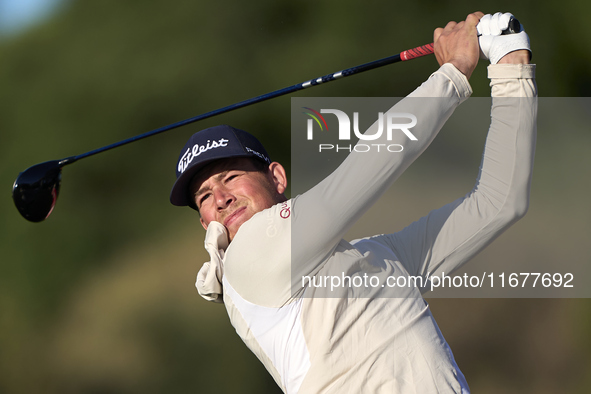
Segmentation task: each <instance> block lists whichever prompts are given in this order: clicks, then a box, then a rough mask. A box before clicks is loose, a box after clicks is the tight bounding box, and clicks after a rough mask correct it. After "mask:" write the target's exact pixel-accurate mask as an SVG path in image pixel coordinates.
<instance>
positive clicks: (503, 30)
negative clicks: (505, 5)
mask: <svg viewBox="0 0 591 394" xmlns="http://www.w3.org/2000/svg"><path fill="white" fill-rule="evenodd" d="M511 18H513V15H512V14H510V13H508V12H507V13H505V14H501V13H500V12H497V13H496V14H494V15H490V14H486V15H484V16H483V17H482V18H480V22H478V25H476V30H477V31H478V35H479V37H478V42H479V44H480V57H481V58H483V59H489V60H490V63H491V64H497V63H498V62H499V60H501V58H502V57H503V56H505V55H506V54H508V53H509V52H513V51H517V50H520V49H526V50H528V51H529V52H530V57H531V49H530V46H529V37H528V36H527V34H526V33H525V31H524V30H523V25H521V24H520V29H519V32H518V33H509V32H507V30H508V29H509V22H510V21H511Z"/></svg>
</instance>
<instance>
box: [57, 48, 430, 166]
mask: <svg viewBox="0 0 591 394" xmlns="http://www.w3.org/2000/svg"><path fill="white" fill-rule="evenodd" d="M432 53H433V44H428V45H423V46H420V47H416V48H412V49H409V50H406V51H404V52H401V53H399V54H396V55H393V56H389V57H386V58H383V59H379V60H374V61H373V62H369V63H365V64H361V65H359V66H355V67H351V68H347V69H345V70H342V71H338V72H335V73H332V74H328V75H325V76H323V77H319V78H315V79H311V80H309V81H306V82H302V83H299V84H296V85H292V86H289V87H286V88H283V89H279V90H275V91H274V92H270V93H266V94H263V95H261V96H257V97H253V98H250V99H248V100H244V101H240V102H238V103H235V104H231V105H228V106H226V107H223V108H218V109H216V110H213V111H210V112H206V113H203V114H201V115H197V116H194V117H192V118H188V119H185V120H181V121H179V122H176V123H173V124H170V125H168V126H164V127H161V128H158V129H154V130H152V131H148V132H146V133H143V134H139V135H137V136H135V137H131V138H128V139H126V140H123V141H119V142H116V143H114V144H111V145H107V146H104V147H102V148H98V149H95V150H92V151H90V152H86V153H83V154H80V155H78V156H72V157H68V158H66V159H62V160H60V165H61V166H64V165H67V164H71V163H73V162H75V161H77V160H79V159H83V158H85V157H88V156H92V155H96V154H97V153H101V152H104V151H107V150H110V149H113V148H117V147H119V146H122V145H126V144H129V143H131V142H135V141H138V140H141V139H144V138H147V137H151V136H153V135H156V134H159V133H162V132H165V131H168V130H172V129H176V128H177V127H181V126H185V125H188V124H190V123H194V122H197V121H199V120H203V119H207V118H211V117H213V116H216V115H220V114H223V113H226V112H230V111H233V110H235V109H239V108H243V107H246V106H249V105H252V104H256V103H260V102H262V101H266V100H270V99H272V98H275V97H279V96H284V95H286V94H290V93H294V92H297V91H299V90H303V89H306V88H309V87H311V86H316V85H320V84H323V83H326V82H330V81H334V80H336V79H340V78H344V77H348V76H351V75H354V74H359V73H362V72H364V71H369V70H373V69H375V68H378V67H383V66H386V65H388V64H392V63H397V62H401V61H406V60H411V59H415V58H417V57H421V56H426V55H429V54H432Z"/></svg>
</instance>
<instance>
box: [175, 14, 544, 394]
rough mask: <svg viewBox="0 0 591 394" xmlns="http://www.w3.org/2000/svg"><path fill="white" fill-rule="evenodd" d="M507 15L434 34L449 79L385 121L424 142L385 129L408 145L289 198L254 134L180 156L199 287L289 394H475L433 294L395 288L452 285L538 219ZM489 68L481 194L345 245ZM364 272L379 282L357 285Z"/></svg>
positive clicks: (473, 18) (214, 137)
mask: <svg viewBox="0 0 591 394" xmlns="http://www.w3.org/2000/svg"><path fill="white" fill-rule="evenodd" d="M510 17H511V15H510V14H500V13H497V14H495V15H483V14H482V13H479V12H477V13H473V14H470V15H468V17H467V18H466V20H465V21H462V22H459V23H455V22H450V23H448V24H447V25H446V26H445V28H438V29H436V30H435V32H434V44H435V55H436V58H437V61H438V63H439V64H440V68H439V69H438V70H437V71H435V72H434V73H433V74H432V75H431V76H430V77H429V78H428V79H427V80H426V81H425V82H424V83H423V84H422V85H421V86H420V87H418V88H417V89H416V90H415V91H414V92H412V93H411V94H410V95H409V96H408V97H407V98H405V99H403V100H401V101H400V102H399V103H397V104H396V105H395V106H394V107H393V108H392V109H390V110H389V112H388V113H411V114H413V115H414V116H416V118H417V120H418V121H417V123H416V126H414V127H413V128H412V133H413V135H414V136H415V137H416V141H409V140H408V138H406V136H405V135H403V133H399V134H400V136H398V135H393V136H391V137H392V138H391V139H390V140H386V135H385V134H386V133H383V135H382V136H381V137H380V138H378V139H377V140H375V141H374V142H375V143H376V144H379V143H384V144H392V143H399V144H401V145H403V146H404V149H403V150H402V151H401V152H396V153H393V152H383V154H382V153H380V154H372V155H369V154H367V153H366V152H356V151H352V152H351V153H350V154H349V155H348V156H347V158H346V159H345V160H344V161H343V163H342V164H341V165H340V166H339V167H338V169H337V170H336V171H334V172H333V173H332V174H331V175H329V176H328V177H327V178H325V179H324V180H323V181H321V182H320V183H319V184H317V185H316V186H314V187H313V188H311V189H310V190H309V191H307V192H305V193H303V194H301V195H298V196H296V197H293V198H291V199H287V198H286V197H285V195H284V192H285V190H286V187H287V176H286V173H285V170H284V168H283V167H282V166H281V164H279V163H277V162H272V161H271V160H270V159H269V155H268V154H267V152H266V151H265V149H264V147H263V146H262V145H261V143H260V142H259V141H258V140H257V139H256V138H255V137H254V136H252V135H251V134H248V133H246V132H244V131H241V130H238V129H235V128H232V127H230V126H216V127H212V128H210V129H206V130H203V131H200V132H198V133H196V134H194V135H193V136H192V137H191V138H190V140H189V141H188V142H187V144H186V145H185V147H184V148H183V149H182V151H181V154H180V156H179V160H178V162H177V168H176V171H177V180H176V182H175V184H174V186H173V189H172V192H171V202H172V203H173V204H174V205H180V206H190V207H192V208H194V209H196V210H198V211H199V214H200V221H201V224H202V225H203V227H204V228H205V229H206V230H207V231H206V236H205V248H206V250H207V251H208V252H209V254H210V257H211V260H210V261H209V262H207V263H205V264H204V265H203V267H202V268H201V270H200V271H199V273H198V275H197V283H196V286H197V289H198V291H199V293H200V294H201V295H202V296H203V297H204V298H206V299H207V300H210V301H215V302H223V303H224V305H225V307H226V309H227V312H228V315H229V317H230V321H231V323H232V325H233V326H234V327H235V329H236V331H237V333H238V335H239V336H240V337H241V338H242V340H243V341H244V342H245V343H246V345H247V346H248V347H249V348H250V349H251V350H252V351H253V352H254V353H255V354H256V356H257V357H258V358H259V360H260V361H261V362H262V363H263V364H264V365H265V367H266V368H267V370H268V371H269V372H270V374H271V375H272V376H273V378H274V379H275V381H276V382H277V384H278V385H279V386H280V387H281V389H282V390H283V391H284V392H286V393H339V394H341V393H421V394H423V393H468V392H469V388H468V384H467V383H466V379H465V378H464V375H463V374H462V372H461V371H460V369H459V368H458V366H457V364H456V362H455V360H454V357H453V355H452V352H451V350H450V348H449V346H448V345H447V343H446V341H445V339H444V338H443V336H442V334H441V332H440V331H439V328H438V327H437V324H436V323H435V321H434V318H433V316H432V314H431V312H430V310H429V307H428V305H427V303H426V302H425V301H424V299H423V298H422V295H421V293H422V292H423V291H426V290H428V288H426V286H425V285H423V286H415V287H412V286H408V287H399V288H396V289H395V290H394V293H388V292H392V291H393V290H392V287H391V286H390V285H389V284H390V283H392V282H391V281H392V279H393V278H394V279H395V280H396V279H399V278H402V277H410V276H415V277H420V278H425V279H428V276H429V275H432V276H433V275H437V274H438V273H442V272H444V273H445V274H451V273H452V272H453V271H454V270H456V269H457V268H458V267H460V266H462V265H463V264H464V263H465V262H467V261H468V260H470V259H471V258H472V257H473V256H475V255H476V254H477V253H478V252H480V251H481V250H482V249H483V248H484V247H485V246H487V245H488V244H489V243H490V242H492V241H493V240H494V239H495V238H496V237H497V236H499V235H500V234H501V233H502V232H503V231H504V230H506V229H507V228H508V227H509V226H511V225H512V224H513V223H515V222H516V221H517V220H518V219H520V218H521V217H522V216H523V215H524V214H525V212H526V210H527V206H528V199H529V188H530V180H531V173H532V167H533V155H534V146H535V132H536V110H537V107H536V102H537V101H536V95H537V92H536V85H535V80H534V71H535V66H534V65H531V64H529V59H530V57H531V51H530V49H529V48H530V47H529V39H528V37H527V35H526V33H525V32H524V31H522V32H520V33H516V34H508V35H501V32H502V31H503V30H504V29H505V28H507V26H508V23H509V20H510ZM481 56H482V57H485V58H487V59H489V60H490V63H491V65H490V66H489V67H488V77H489V78H490V84H491V89H492V92H491V94H492V97H493V102H492V109H491V124H490V128H489V130H488V134H487V139H486V144H485V148H484V154H483V158H482V162H481V167H480V173H479V176H478V178H477V181H476V185H475V186H474V188H473V189H472V190H471V191H469V192H468V193H467V194H466V195H465V196H463V197H461V198H458V199H457V200H456V201H454V202H452V203H450V204H448V205H445V206H443V207H441V208H439V209H436V210H434V211H432V212H430V213H429V214H428V215H427V216H425V217H423V218H421V219H419V220H417V221H416V222H414V223H412V224H410V225H409V226H407V227H406V228H404V229H403V230H401V231H400V232H397V233H394V234H384V235H375V236H371V237H368V238H365V239H362V240H357V241H353V242H347V241H345V240H343V239H342V237H343V236H344V234H345V233H346V232H347V230H348V229H349V228H350V227H351V226H352V225H353V224H354V223H355V221H356V220H357V219H358V218H359V217H360V216H361V214H362V213H363V212H365V211H366V210H367V209H368V208H369V207H370V206H371V205H372V204H373V203H374V202H375V201H376V200H377V198H378V197H379V196H380V195H381V194H382V193H383V192H384V191H385V190H387V189H388V188H389V187H390V186H391V185H392V184H393V182H394V181H395V180H396V179H397V178H398V177H399V176H400V175H401V173H402V172H403V171H404V170H405V169H406V168H407V167H408V166H409V165H410V163H412V162H413V161H414V160H415V159H416V158H417V157H418V156H419V155H420V154H421V153H422V152H423V151H424V150H425V149H426V147H427V146H428V145H429V143H430V142H431V141H432V140H433V139H434V138H435V136H436V135H437V133H438V132H439V130H440V129H441V127H442V126H443V124H444V123H445V121H446V120H447V119H448V118H449V116H450V115H451V114H452V112H453V111H454V109H455V108H456V107H457V106H458V105H459V104H460V103H462V102H463V101H464V100H466V99H467V98H468V97H469V96H470V94H471V93H472V89H471V87H470V85H469V83H468V79H469V78H470V76H471V74H472V71H473V70H474V68H475V67H476V64H477V63H478V60H479V57H481ZM378 126H379V125H377V124H374V125H372V126H371V127H370V128H369V129H368V130H367V132H366V133H368V135H373V134H376V128H377V127H378ZM468 127H469V125H468ZM392 207H393V208H392V209H395V204H392ZM367 275H371V277H372V278H373V277H375V278H377V281H378V282H377V284H376V283H373V284H372V285H371V286H369V285H367V286H362V287H355V286H351V282H354V281H355V280H356V279H357V278H364V277H366V276H367ZM335 277H338V278H342V279H343V281H342V285H341V286H340V287H337V288H327V287H326V286H323V285H322V283H323V282H322V279H323V278H324V279H326V278H335ZM303 278H308V279H307V280H306V279H304V280H303ZM346 279H348V281H347V280H346ZM329 283H330V282H329ZM386 284H388V286H386ZM392 294H394V295H392Z"/></svg>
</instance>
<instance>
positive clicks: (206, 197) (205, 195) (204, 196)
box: [199, 193, 211, 206]
mask: <svg viewBox="0 0 591 394" xmlns="http://www.w3.org/2000/svg"><path fill="white" fill-rule="evenodd" d="M209 196H211V194H210V193H207V194H204V195H202V196H201V197H199V206H201V205H203V203H204V202H205V201H206V200H207V199H208V198H209Z"/></svg>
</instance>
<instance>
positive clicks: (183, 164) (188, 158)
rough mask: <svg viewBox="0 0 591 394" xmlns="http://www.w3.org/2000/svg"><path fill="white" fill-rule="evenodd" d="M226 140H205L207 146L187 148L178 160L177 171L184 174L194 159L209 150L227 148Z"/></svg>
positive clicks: (197, 145)
mask: <svg viewBox="0 0 591 394" xmlns="http://www.w3.org/2000/svg"><path fill="white" fill-rule="evenodd" d="M228 142H229V141H228V140H227V139H225V138H220V139H219V140H218V141H213V142H211V141H210V140H207V145H199V144H195V145H193V147H192V148H188V149H187V151H186V152H185V153H184V154H183V156H182V157H181V159H180V160H179V165H178V171H179V172H180V173H183V172H185V170H186V169H187V167H188V166H189V164H191V162H192V161H193V159H195V158H196V157H197V156H199V155H200V154H202V153H203V152H207V151H208V150H211V149H216V148H223V147H226V146H228Z"/></svg>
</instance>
